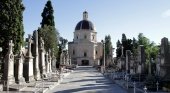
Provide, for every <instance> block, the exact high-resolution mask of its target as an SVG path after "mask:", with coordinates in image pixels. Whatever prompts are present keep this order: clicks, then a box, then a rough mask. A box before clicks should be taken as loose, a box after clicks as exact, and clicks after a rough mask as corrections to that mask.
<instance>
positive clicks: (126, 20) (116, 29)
mask: <svg viewBox="0 0 170 93" xmlns="http://www.w3.org/2000/svg"><path fill="white" fill-rule="evenodd" d="M51 1H52V5H53V8H54V17H55V24H56V28H57V29H58V31H59V33H60V35H61V36H62V37H64V38H66V39H68V41H72V40H73V32H74V29H75V26H76V24H77V23H78V22H79V21H80V20H82V13H83V11H85V10H86V11H88V13H89V20H90V21H92V22H93V24H94V25H95V28H96V31H97V38H98V41H101V39H104V37H105V35H111V38H112V44H113V46H114V47H115V46H116V41H117V40H118V39H121V35H122V33H125V34H126V36H127V38H133V37H135V38H136V37H137V35H138V34H139V33H143V34H144V35H145V36H146V37H148V38H149V39H150V40H151V41H154V42H156V43H160V41H161V38H163V37H168V38H169V37H170V0H51ZM46 2H47V0H23V3H24V6H25V7H26V9H25V11H24V15H23V16H24V30H25V37H27V34H32V32H33V31H34V30H36V29H37V28H38V27H40V22H41V20H42V17H41V13H42V11H43V8H44V6H45V4H46Z"/></svg>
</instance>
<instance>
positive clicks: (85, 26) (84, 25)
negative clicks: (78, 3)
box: [75, 11, 94, 30]
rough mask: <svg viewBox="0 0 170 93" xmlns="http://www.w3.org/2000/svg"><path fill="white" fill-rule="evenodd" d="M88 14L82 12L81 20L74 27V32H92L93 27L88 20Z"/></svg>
mask: <svg viewBox="0 0 170 93" xmlns="http://www.w3.org/2000/svg"><path fill="white" fill-rule="evenodd" d="M87 18H88V13H87V12H86V11H85V12H83V20H81V21H80V22H78V24H77V25H76V28H75V30H94V25H93V23H92V22H91V21H89V20H88V19H87Z"/></svg>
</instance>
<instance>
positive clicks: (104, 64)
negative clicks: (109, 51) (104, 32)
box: [102, 40, 106, 72]
mask: <svg viewBox="0 0 170 93" xmlns="http://www.w3.org/2000/svg"><path fill="white" fill-rule="evenodd" d="M102 43H103V66H104V72H105V66H106V63H105V41H104V40H102Z"/></svg>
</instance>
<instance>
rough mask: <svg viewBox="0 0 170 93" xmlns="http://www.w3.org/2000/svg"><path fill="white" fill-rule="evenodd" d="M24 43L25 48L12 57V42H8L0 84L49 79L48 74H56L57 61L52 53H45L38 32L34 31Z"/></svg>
mask: <svg viewBox="0 0 170 93" xmlns="http://www.w3.org/2000/svg"><path fill="white" fill-rule="evenodd" d="M26 42H27V44H28V45H27V47H22V48H21V49H20V51H19V53H18V54H17V55H14V54H13V46H14V44H13V41H12V40H10V41H9V47H8V52H7V54H6V56H5V58H4V61H3V63H4V69H3V72H4V73H3V77H2V80H1V81H2V82H1V83H3V84H4V85H6V84H8V85H10V84H13V83H18V84H20V83H23V82H26V83H29V82H31V81H37V80H42V79H44V78H48V77H50V73H56V70H57V69H56V62H57V60H56V58H55V56H54V53H53V51H51V50H49V51H45V49H44V41H43V39H42V38H40V40H38V31H34V34H33V36H32V35H28V38H27V39H26ZM4 82H5V83H4Z"/></svg>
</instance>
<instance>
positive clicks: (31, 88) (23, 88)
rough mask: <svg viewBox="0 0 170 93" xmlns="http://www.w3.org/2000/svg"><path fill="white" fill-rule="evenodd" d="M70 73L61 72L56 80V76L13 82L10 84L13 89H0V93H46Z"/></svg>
mask: <svg viewBox="0 0 170 93" xmlns="http://www.w3.org/2000/svg"><path fill="white" fill-rule="evenodd" d="M69 74H70V72H68V73H62V74H61V75H60V77H61V79H59V80H57V77H53V78H50V79H49V78H48V79H44V80H41V81H33V82H30V83H24V84H20V85H19V84H13V85H10V88H12V89H13V90H14V91H8V92H7V91H2V92H0V93H46V91H48V90H50V89H52V88H54V87H55V86H57V85H59V84H60V82H61V81H62V80H63V78H64V77H67V76H68V75H69Z"/></svg>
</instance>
